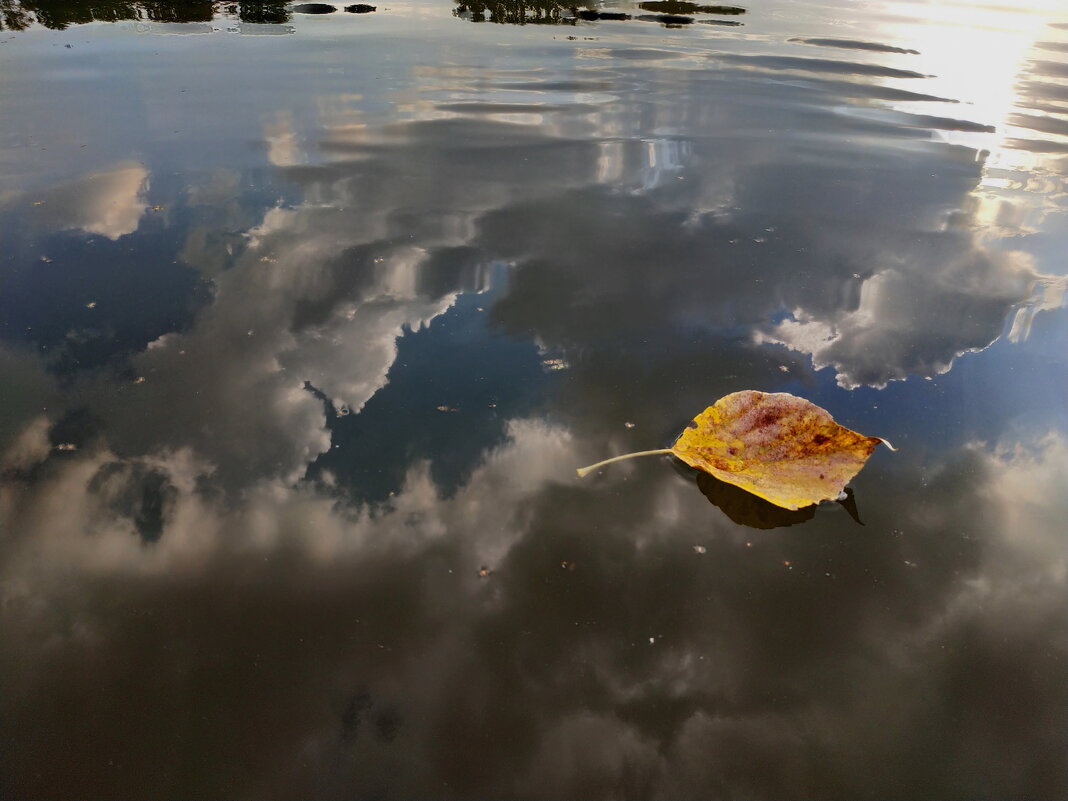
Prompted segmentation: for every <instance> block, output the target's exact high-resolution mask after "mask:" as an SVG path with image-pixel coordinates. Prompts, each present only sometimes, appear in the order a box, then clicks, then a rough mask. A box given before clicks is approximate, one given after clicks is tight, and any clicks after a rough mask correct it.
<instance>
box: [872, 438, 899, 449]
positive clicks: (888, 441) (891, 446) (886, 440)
mask: <svg viewBox="0 0 1068 801" xmlns="http://www.w3.org/2000/svg"><path fill="white" fill-rule="evenodd" d="M876 439H877V440H879V442H881V443H883V445H885V446H886V447H888V448H889V449H890V450H892V451H894V452H895V453H896V452H897V448H895V447H894V446H893V445H891V444H890V440H888V439H883V438H882V437H876Z"/></svg>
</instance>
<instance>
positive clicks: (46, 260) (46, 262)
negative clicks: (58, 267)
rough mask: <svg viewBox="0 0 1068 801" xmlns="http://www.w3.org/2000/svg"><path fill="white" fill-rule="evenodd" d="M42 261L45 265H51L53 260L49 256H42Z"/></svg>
mask: <svg viewBox="0 0 1068 801" xmlns="http://www.w3.org/2000/svg"><path fill="white" fill-rule="evenodd" d="M41 261H43V262H44V263H45V264H51V263H52V260H51V259H50V258H48V256H41Z"/></svg>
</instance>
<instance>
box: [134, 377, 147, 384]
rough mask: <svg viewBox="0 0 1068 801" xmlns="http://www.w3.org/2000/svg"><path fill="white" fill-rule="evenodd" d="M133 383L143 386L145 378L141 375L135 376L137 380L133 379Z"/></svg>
mask: <svg viewBox="0 0 1068 801" xmlns="http://www.w3.org/2000/svg"><path fill="white" fill-rule="evenodd" d="M134 383H135V384H143V383H145V377H144V376H143V375H139V376H137V378H135V379H134Z"/></svg>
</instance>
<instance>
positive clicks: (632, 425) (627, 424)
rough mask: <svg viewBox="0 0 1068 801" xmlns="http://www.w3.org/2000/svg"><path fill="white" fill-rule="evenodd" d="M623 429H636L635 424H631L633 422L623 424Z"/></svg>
mask: <svg viewBox="0 0 1068 801" xmlns="http://www.w3.org/2000/svg"><path fill="white" fill-rule="evenodd" d="M623 427H624V428H634V423H631V422H629V421H628V422H626V423H624V424H623Z"/></svg>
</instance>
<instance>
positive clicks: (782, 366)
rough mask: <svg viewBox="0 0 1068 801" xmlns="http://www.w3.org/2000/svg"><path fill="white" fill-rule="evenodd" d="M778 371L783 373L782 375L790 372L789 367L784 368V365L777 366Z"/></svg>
mask: <svg viewBox="0 0 1068 801" xmlns="http://www.w3.org/2000/svg"><path fill="white" fill-rule="evenodd" d="M779 370H780V371H781V372H784V373H788V372H790V368H789V367H787V366H786V365H785V364H780V365H779Z"/></svg>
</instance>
